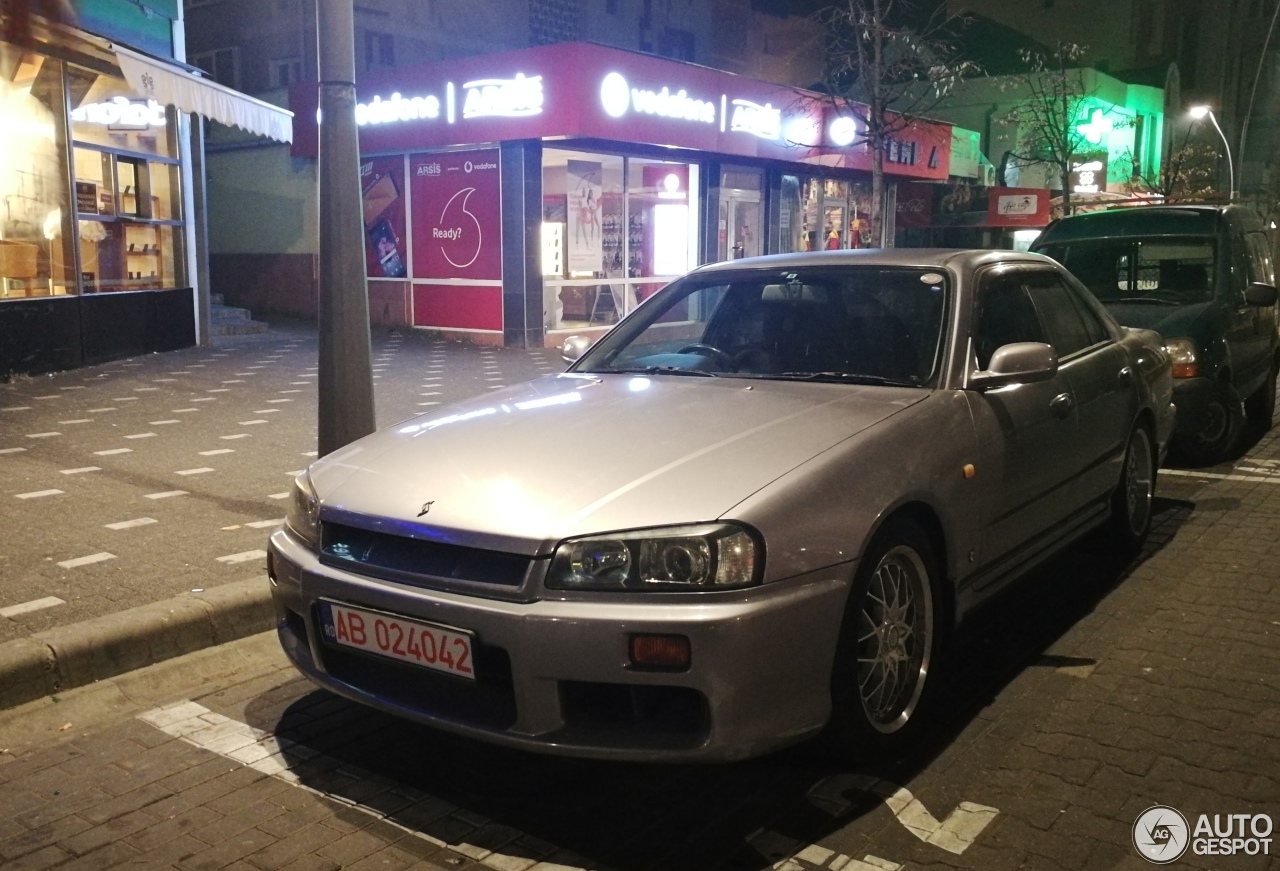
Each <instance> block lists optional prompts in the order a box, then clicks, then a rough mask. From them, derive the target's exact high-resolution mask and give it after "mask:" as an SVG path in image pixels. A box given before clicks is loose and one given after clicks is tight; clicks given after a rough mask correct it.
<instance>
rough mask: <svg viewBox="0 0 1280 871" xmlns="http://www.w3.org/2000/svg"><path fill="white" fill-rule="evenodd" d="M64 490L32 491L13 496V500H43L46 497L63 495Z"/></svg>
mask: <svg viewBox="0 0 1280 871" xmlns="http://www.w3.org/2000/svg"><path fill="white" fill-rule="evenodd" d="M65 492H66V491H65V490H32V491H31V492H30V493H17V494H14V497H13V498H15V499H43V498H44V497H46V496H58V495H61V494H62V493H65Z"/></svg>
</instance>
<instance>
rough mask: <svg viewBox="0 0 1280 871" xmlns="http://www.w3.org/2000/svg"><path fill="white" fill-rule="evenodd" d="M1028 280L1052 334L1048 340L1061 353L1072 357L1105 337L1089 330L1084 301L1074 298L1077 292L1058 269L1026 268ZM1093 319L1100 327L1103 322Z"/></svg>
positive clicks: (1042, 316) (1031, 291) (1048, 331)
mask: <svg viewBox="0 0 1280 871" xmlns="http://www.w3.org/2000/svg"><path fill="white" fill-rule="evenodd" d="M1026 282H1027V290H1028V291H1029V292H1030V293H1031V300H1032V302H1034V303H1035V307H1036V311H1037V312H1038V313H1039V314H1040V319H1041V321H1043V322H1044V328H1045V331H1046V332H1047V333H1048V334H1049V344H1050V345H1053V349H1054V350H1055V351H1057V352H1058V357H1060V358H1062V357H1069V356H1071V355H1072V354H1074V353H1076V352H1077V351H1081V350H1083V349H1085V348H1088V347H1089V346H1090V345H1094V344H1097V343H1098V342H1100V341H1102V340H1103V339H1104V338H1105V336H1099V335H1098V334H1097V332H1096V331H1091V330H1090V328H1089V324H1088V323H1086V321H1085V319H1084V317H1083V313H1082V312H1081V308H1082V303H1079V302H1077V301H1076V300H1074V299H1073V296H1074V295H1075V292H1074V291H1073V290H1071V288H1069V287H1067V285H1066V284H1064V283H1063V281H1062V279H1061V278H1060V277H1059V276H1058V274H1057V273H1056V272H1050V271H1048V270H1046V269H1036V270H1032V271H1029V272H1027V274H1026ZM1093 320H1094V324H1093V326H1094V327H1095V328H1098V329H1100V328H1101V324H1099V323H1098V322H1097V319H1096V318H1094V319H1093Z"/></svg>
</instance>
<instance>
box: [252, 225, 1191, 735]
mask: <svg viewBox="0 0 1280 871" xmlns="http://www.w3.org/2000/svg"><path fill="white" fill-rule="evenodd" d="M586 346H587V342H586V341H585V340H584V339H578V338H573V339H570V340H569V341H568V342H566V345H565V356H566V358H567V359H574V358H577V359H576V360H575V362H573V365H571V366H570V367H569V369H568V371H566V372H564V373H563V374H560V375H550V376H546V377H543V378H539V379H538V380H535V381H531V382H529V383H527V384H522V385H519V386H516V387H511V388H507V389H503V390H500V391H493V392H491V393H488V394H485V395H482V396H479V397H476V398H475V399H472V400H470V401H468V402H464V403H461V404H459V405H455V406H453V407H450V408H446V409H442V410H439V411H436V412H432V413H430V414H427V415H423V416H421V417H416V418H413V419H410V420H407V421H405V422H403V423H401V424H398V425H395V426H392V427H389V428H387V429H384V430H382V431H380V432H377V433H374V434H373V435H370V436H368V437H366V438H363V439H360V440H359V441H357V442H354V443H353V444H350V445H348V446H346V447H344V448H342V449H340V450H338V451H335V452H333V453H332V454H330V455H328V456H326V457H324V458H322V459H320V460H317V461H316V462H315V463H313V464H312V465H311V467H310V468H309V469H308V470H307V471H306V472H304V473H303V474H301V475H299V476H298V477H297V480H296V482H295V484H294V489H293V497H292V503H291V507H290V510H289V515H288V521H287V523H286V525H285V527H284V528H283V529H281V530H280V531H278V532H276V533H275V534H274V535H273V536H272V538H271V545H270V556H269V560H268V571H269V574H270V577H271V583H272V594H273V596H274V600H275V608H276V614H277V617H278V626H279V636H280V640H281V643H282V644H283V646H284V650H285V652H286V653H287V654H288V656H289V658H290V659H291V660H292V661H293V663H294V664H295V665H296V666H297V667H298V668H299V669H300V670H301V671H302V672H303V674H305V675H306V676H307V677H308V678H310V679H311V680H312V681H314V682H315V683H317V684H319V685H320V686H322V687H325V688H327V689H329V690H332V691H333V692H335V693H338V694H340V695H342V696H345V697H347V698H349V699H354V700H356V701H359V702H363V703H366V704H368V705H372V706H374V707H376V708H380V709H382V710H384V711H388V712H391V713H393V714H397V715H400V716H403V717H407V718H410V719H412V720H416V721H419V722H422V723H427V724H430V725H432V726H435V727H438V728H441V729H446V730H449V731H451V732H457V733H461V734H464V735H469V736H472V737H474V738H478V739H482V740H485V741H492V742H495V743H500V744H505V745H508V746H512V747H522V748H527V749H530V750H539V751H545V752H551V753H561V754H568V755H575V756H583V757H601V758H617V759H638V760H679V759H688V760H695V759H707V760H713V759H720V760H724V759H738V758H743V757H749V756H753V755H757V754H761V753H764V752H767V751H769V750H771V749H774V748H777V747H781V746H783V745H786V744H790V743H793V742H796V741H799V740H801V739H804V738H806V737H808V736H812V735H816V734H818V733H822V732H824V730H825V732H826V737H827V738H829V739H830V741H831V742H832V743H831V746H832V747H833V748H834V749H835V751H836V752H838V753H841V754H844V755H848V756H850V757H858V756H863V757H865V756H868V755H874V754H878V753H882V752H886V751H889V752H892V751H895V750H897V749H899V745H902V744H903V743H904V742H907V741H909V740H910V739H911V736H912V734H913V732H914V731H915V727H916V726H917V724H918V723H919V722H920V721H921V720H922V717H921V716H920V714H921V713H922V712H923V711H924V710H925V706H926V703H927V701H928V699H929V697H930V694H931V693H932V691H934V690H935V689H936V686H935V685H936V684H937V683H938V679H937V674H936V672H937V666H938V665H939V664H940V662H941V657H942V655H943V651H944V646H945V642H946V639H947V637H948V634H949V632H950V630H951V629H952V628H953V627H954V626H955V625H956V624H957V623H958V622H959V621H960V620H961V619H963V618H964V616H965V615H966V613H967V612H969V611H970V610H971V609H972V608H973V606H974V605H975V604H977V603H978V602H980V601H981V600H982V599H984V598H986V597H988V596H990V595H991V594H992V593H993V592H994V591H996V590H998V589H999V588H1000V587H1001V586H1003V585H1004V584H1005V583H1007V582H1009V581H1010V580H1012V579H1013V578H1015V577H1016V576H1018V575H1019V574H1021V573H1023V572H1025V571H1026V570H1027V569H1029V568H1030V567H1032V566H1034V565H1035V564H1037V563H1038V562H1040V561H1042V560H1044V559H1045V558H1047V557H1049V556H1051V555H1052V554H1053V553H1054V552H1056V551H1057V550H1059V549H1061V548H1062V547H1064V546H1065V545H1067V544H1069V543H1070V542H1072V541H1074V540H1076V539H1078V538H1079V537H1081V536H1082V535H1084V534H1085V533H1087V532H1090V531H1092V530H1095V529H1097V528H1099V527H1102V528H1103V529H1102V534H1104V535H1107V536H1109V538H1110V540H1111V542H1112V543H1113V545H1114V546H1115V547H1117V548H1124V549H1128V550H1130V551H1131V552H1136V549H1137V547H1138V545H1140V544H1141V542H1142V541H1143V539H1144V538H1145V536H1146V535H1147V533H1148V530H1149V529H1150V526H1151V516H1152V500H1153V494H1154V490H1155V482H1156V469H1157V467H1158V465H1159V460H1160V458H1161V457H1162V456H1163V452H1164V449H1165V444H1166V441H1167V439H1168V437H1169V435H1170V432H1171V430H1172V428H1173V423H1174V409H1173V407H1172V405H1171V404H1170V396H1171V393H1172V380H1171V375H1170V363H1169V361H1168V359H1167V358H1166V356H1165V354H1164V352H1163V351H1162V350H1161V342H1160V338H1159V336H1157V335H1156V334H1155V333H1152V332H1150V331H1140V330H1129V329H1125V328H1123V327H1120V326H1118V325H1117V324H1116V322H1115V321H1114V320H1112V318H1111V317H1110V316H1109V315H1108V314H1107V311H1106V309H1104V308H1103V307H1102V306H1101V305H1100V304H1098V302H1097V301H1096V300H1095V299H1094V298H1093V297H1092V296H1090V294H1089V293H1088V292H1087V291H1086V290H1085V289H1084V288H1083V287H1082V286H1081V285H1080V284H1079V282H1077V281H1076V280H1075V279H1074V278H1073V277H1072V276H1071V275H1070V274H1069V273H1068V272H1066V271H1065V270H1064V269H1063V268H1062V267H1061V266H1059V265H1058V264H1056V263H1054V262H1053V261H1051V260H1049V259H1048V258H1046V257H1041V256H1038V255H1034V254H1019V253H1015V252H1009V251H943V250H913V249H898V250H880V251H875V250H871V251H832V252H820V253H811V254H795V255H777V256H771V257H760V258H752V259H748V260H738V261H732V262H727V263H719V264H714V265H710V266H706V267H703V268H700V269H698V270H695V271H694V272H692V273H690V274H689V275H687V276H685V277H684V278H681V279H679V280H677V281H675V282H673V283H672V284H670V285H668V286H667V287H666V288H664V289H663V290H661V291H659V292H658V293H656V294H655V295H654V296H653V297H652V298H650V299H649V300H647V301H646V302H644V303H643V304H642V305H641V306H639V307H638V308H637V309H636V310H635V311H634V312H633V313H632V314H631V315H630V316H628V317H627V318H625V319H624V320H623V321H622V322H621V323H619V324H618V325H617V326H616V327H614V329H613V330H612V331H610V332H609V333H608V334H607V335H605V336H604V337H603V338H601V339H600V340H599V341H598V342H597V343H596V344H594V345H592V346H590V348H589V349H588V348H587V347H586Z"/></svg>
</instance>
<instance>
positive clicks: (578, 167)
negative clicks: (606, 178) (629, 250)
mask: <svg viewBox="0 0 1280 871" xmlns="http://www.w3.org/2000/svg"><path fill="white" fill-rule="evenodd" d="M565 172H566V173H567V176H568V177H567V178H566V179H565V182H566V184H565V191H566V192H567V194H568V219H569V226H568V228H567V229H568V233H569V240H568V241H569V246H568V248H569V257H568V261H569V263H568V265H569V275H570V276H574V275H578V276H581V275H583V274H584V273H585V275H586V276H588V277H590V276H592V275H595V273H596V272H598V271H599V270H600V269H602V268H603V263H604V234H603V233H601V231H600V194H601V192H602V186H601V175H602V168H601V165H600V163H599V162H597V161H590V160H570V161H568V162H567V164H566V165H565Z"/></svg>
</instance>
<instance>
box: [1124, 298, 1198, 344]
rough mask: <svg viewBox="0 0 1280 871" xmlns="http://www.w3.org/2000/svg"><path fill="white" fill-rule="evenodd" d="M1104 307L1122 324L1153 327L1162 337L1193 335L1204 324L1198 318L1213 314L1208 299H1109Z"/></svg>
mask: <svg viewBox="0 0 1280 871" xmlns="http://www.w3.org/2000/svg"><path fill="white" fill-rule="evenodd" d="M1106 306H1107V311H1109V312H1111V316H1112V317H1114V318H1115V319H1116V320H1117V321H1119V322H1120V323H1121V324H1123V325H1124V326H1126V327H1138V328H1139V329H1144V330H1155V331H1156V332H1157V333H1159V334H1160V335H1161V336H1164V337H1165V338H1174V337H1176V336H1193V335H1195V334H1196V333H1197V331H1198V330H1200V329H1203V327H1204V324H1203V323H1200V321H1202V320H1207V319H1209V318H1212V317H1214V316H1215V312H1216V311H1217V308H1216V307H1215V306H1214V304H1213V302H1212V301H1209V302H1198V303H1195V304H1193V305H1180V306H1168V305H1150V304H1143V303H1136V304H1135V303H1112V302H1109V303H1106Z"/></svg>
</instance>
